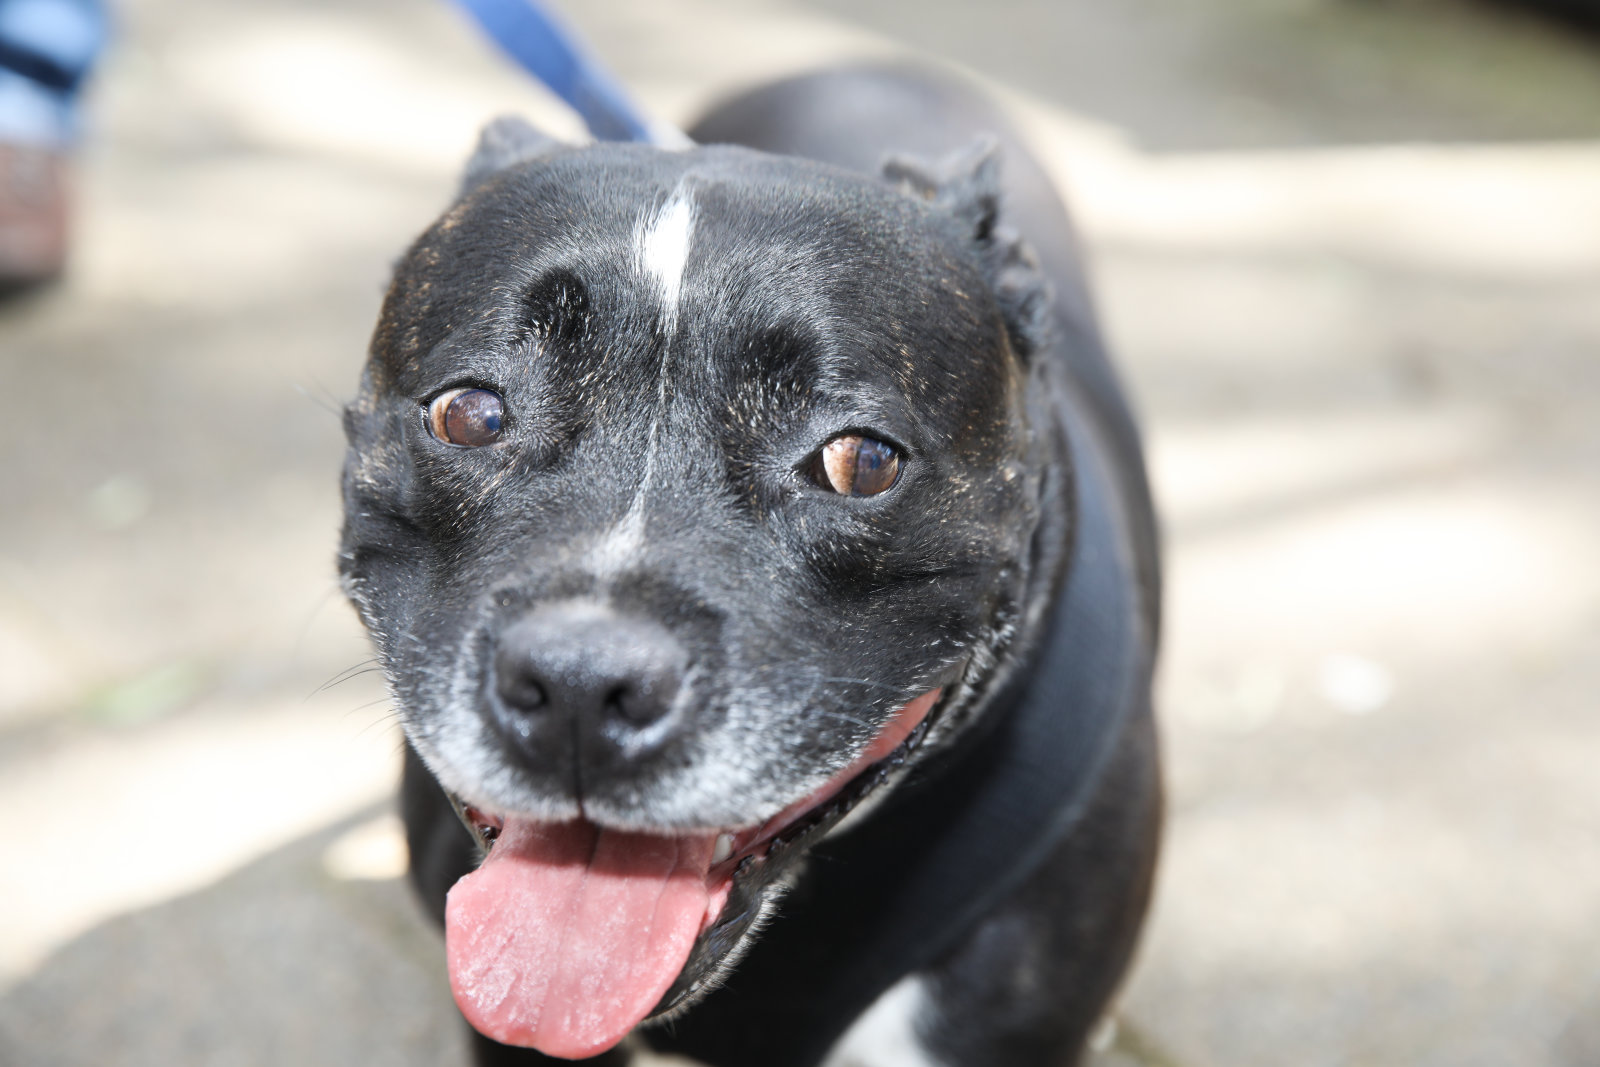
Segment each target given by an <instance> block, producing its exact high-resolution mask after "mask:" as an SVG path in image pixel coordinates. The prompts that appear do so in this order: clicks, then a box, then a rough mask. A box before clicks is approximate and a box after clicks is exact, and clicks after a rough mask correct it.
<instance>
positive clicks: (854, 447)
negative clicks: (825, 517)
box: [818, 434, 900, 496]
mask: <svg viewBox="0 0 1600 1067" xmlns="http://www.w3.org/2000/svg"><path fill="white" fill-rule="evenodd" d="M820 465H821V468H822V469H821V471H820V472H819V473H820V474H821V475H822V477H820V478H819V479H818V481H819V482H822V483H823V484H825V485H826V486H827V487H828V488H830V489H832V490H833V491H834V492H836V493H838V494H839V495H840V496H877V495H878V494H879V493H881V492H883V491H884V490H885V489H887V488H889V487H890V486H891V485H893V484H894V481H895V479H896V478H897V477H899V476H900V454H899V453H898V452H896V451H895V450H894V447H893V446H892V445H886V444H884V443H883V442H882V441H878V440H875V439H874V438H871V437H862V436H861V435H859V434H846V435H845V436H843V437H835V438H834V439H833V440H831V441H829V442H828V443H827V444H826V445H824V446H823V449H822V462H821V464H820Z"/></svg>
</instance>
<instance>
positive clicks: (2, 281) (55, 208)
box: [0, 144, 68, 296]
mask: <svg viewBox="0 0 1600 1067" xmlns="http://www.w3.org/2000/svg"><path fill="white" fill-rule="evenodd" d="M67 206H68V204H67V164H66V158H65V156H64V155H63V154H62V153H61V152H60V151H59V150H58V149H53V148H48V147H43V146H39V145H30V144H0V296H3V295H5V294H7V293H12V292H17V291H19V290H22V289H26V288H30V287H32V286H35V285H39V284H41V283H43V282H48V281H51V280H52V279H54V278H56V277H57V276H59V275H60V273H61V270H62V267H63V266H64V265H65V264H66V258H67Z"/></svg>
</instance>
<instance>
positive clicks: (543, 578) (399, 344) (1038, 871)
mask: <svg viewBox="0 0 1600 1067" xmlns="http://www.w3.org/2000/svg"><path fill="white" fill-rule="evenodd" d="M691 132H692V135H693V136H694V138H695V140H696V141H697V142H699V143H701V144H711V145H733V144H740V145H745V146H749V147H750V148H754V149H759V150H760V152H752V151H749V150H748V149H746V148H727V147H713V148H707V149H694V150H691V151H687V152H682V153H668V152H661V151H657V150H653V149H644V148H639V147H634V146H596V147H593V148H589V149H582V150H572V149H565V148H563V147H562V146H557V145H554V144H552V143H550V142H548V141H545V140H544V139H542V138H539V137H538V136H537V135H536V134H533V133H532V131H529V130H527V129H526V128H520V127H517V126H515V125H499V126H497V127H493V128H491V131H490V132H489V133H488V134H486V137H485V141H484V144H483V146H482V148H481V149H480V152H479V155H478V156H477V157H476V158H475V160H474V162H473V164H472V165H471V167H470V168H469V174H468V178H467V182H466V187H465V189H464V192H463V198H462V200H461V202H460V203H459V204H458V205H457V206H456V208H454V209H453V210H452V211H451V212H450V213H449V214H447V215H446V216H445V218H444V219H442V220H441V221H440V222H439V223H438V224H436V225H435V226H434V228H433V229H431V230H430V231H429V232H428V233H427V234H425V235H424V236H423V238H422V239H420V240H419V241H418V243H417V245H416V246H414V247H413V249H412V250H411V252H410V253H409V255H408V256H407V259H406V260H405V262H404V263H403V264H402V265H401V267H400V269H399V271H398V273H397V276H396V280H395V284H394V287H393V288H392V289H391V292H390V295H389V298H388V301H387V303H386V305H385V309H384V314H383V318H382V320H381V321H380V324H379V328H378V331H377V334H376V335H375V337H374V342H373V357H372V361H371V363H370V364H369V367H368V371H367V375H366V378H365V379H364V382H363V392H362V396H361V398H360V399H359V400H358V401H357V402H356V403H355V404H353V405H352V406H351V409H350V413H349V415H348V417H347V425H348V430H349V434H350V438H351V445H352V448H351V459H350V463H349V466H348V468H347V473H346V500H347V523H346V530H345V544H344V550H343V553H342V556H341V563H342V569H343V572H344V575H345V579H346V587H347V589H348V590H349V591H350V593H351V596H352V598H353V599H354V600H355V602H356V604H357V605H358V607H359V608H360V610H361V612H362V615H363V618H364V620H365V621H366V622H367V624H368V626H369V628H370V629H371V630H372V632H373V634H374V636H375V639H376V640H377V643H378V646H379V653H380V656H381V657H382V660H383V662H384V665H385V668H386V670H387V671H388V673H389V677H390V679H391V682H392V684H393V686H394V689H395V692H396V695H397V697H398V698H399V701H400V705H401V711H402V718H403V721H404V723H405V725H406V728H407V734H408V738H409V739H410V741H411V745H412V748H411V749H410V750H409V751H408V760H407V769H406V781H405V788H404V791H403V796H402V802H403V810H404V815H405V819H406V823H407V827H408V833H409V838H410V843H411V847H412V859H413V873H414V877H415V879H416V881H417V884H418V886H419V888H420V889H421V891H422V892H423V894H424V896H425V898H427V899H428V901H429V902H430V904H431V906H433V907H436V908H437V909H439V911H440V912H441V913H443V912H446V911H448V913H449V932H450V951H451V958H452V970H453V974H454V977H455V988H456V993H457V999H458V1001H460V1002H461V1003H462V1005H463V1008H464V1010H466V1011H467V1013H468V1016H469V1018H471V1019H472V1020H473V1022H474V1023H475V1025H478V1026H479V1027H480V1028H481V1029H486V1030H488V1031H490V1032H491V1033H494V1034H495V1035H496V1036H498V1037H502V1038H505V1039H507V1040H514V1041H516V1042H517V1043H519V1044H527V1045H533V1046H536V1047H539V1048H544V1049H545V1050H546V1051H548V1052H550V1053H552V1054H555V1055H559V1056H562V1057H568V1058H571V1057H577V1056H582V1055H590V1054H594V1055H595V1057H596V1058H595V1062H604V1063H608V1064H611V1063H618V1064H620V1063H623V1062H626V1058H627V1055H628V1053H627V1052H626V1048H627V1047H628V1042H632V1041H641V1040H642V1041H644V1042H646V1043H648V1044H650V1045H652V1046H654V1047H657V1048H660V1049H664V1050H668V1051H676V1052H682V1053H686V1054H689V1055H692V1056H694V1057H696V1058H698V1059H700V1060H702V1061H704V1062H708V1063H711V1064H713V1065H714V1067H738V1065H745V1064H751V1065H753V1064H762V1065H764V1067H787V1065H791V1064H792V1065H794V1067H809V1065H814V1064H817V1063H820V1062H822V1061H823V1060H824V1059H826V1061H827V1062H828V1063H829V1064H839V1065H844V1064H858V1065H860V1067H917V1065H923V1064H945V1065H949V1067H980V1065H983V1067H988V1065H998V1064H1004V1065H1015V1067H1030V1065H1040V1067H1043V1065H1065V1064H1070V1063H1073V1062H1075V1061H1076V1060H1077V1058H1078V1057H1079V1056H1080V1055H1081V1053H1082V1050H1083V1047H1084V1043H1085V1041H1086V1038H1087V1035H1088V1032H1089V1030H1090V1028H1091V1027H1092V1026H1093V1025H1094V1023H1095V1021H1096V1020H1097V1019H1098V1017H1099V1016H1100V1014H1101V1012H1102V1011H1103V1010H1104V1008H1105V1005H1106V1003H1107V1001H1108V999H1109V997H1110V995H1111V993H1112V992H1113V991H1114V987H1115V985H1116V983H1117V981H1118V980H1119V978H1120V976H1121V974H1122V971H1123V969H1124V967H1125V966H1126V963H1127V960H1128V957H1129V954H1130V952H1131V949H1132V945H1133V942H1134V938H1135V935H1136V933H1137V929H1138V926H1139V922H1140V920H1141V918H1142V915H1143V912H1144V907H1145V903H1146V899H1147V895H1148V890H1149V883H1150V877H1151V872H1152V870H1153V866H1154V859H1155V853H1156V842H1157V834H1158V827H1159V817H1160V788H1159V777H1158V773H1157V759H1156V747H1155V741H1154V735H1153V728H1152V724H1151V720H1150V712H1149V674H1150V669H1151V665H1152V661H1153V655H1154V648H1155V641H1156V632H1157V627H1158V620H1157V603H1158V580H1157V566H1156V553H1155V543H1156V534H1155V526H1154V520H1153V517H1152V514H1151V509H1150V503H1149V499H1148V493H1147V490H1146V487H1145V482H1144V474H1143V467H1142V461H1141V459H1140V452H1139V446H1138V439H1137V435H1136V432H1135V430H1134V425H1133V421H1132V419H1131V417H1130V416H1129V414H1128V410H1127V408H1126V406H1125V404H1124V402H1123V400H1122V397H1121V393H1120V391H1119V389H1118V386H1117V383H1116V379H1115V376H1114V374H1113V372H1112V371H1111V368H1110V366H1109V363H1108V362H1107V360H1106V357H1105V355H1104V353H1103V351H1102V348H1101V346H1100V341H1099V338H1098V334H1097V332H1096V329H1095V325H1094V322H1093V319H1092V315H1091V312H1090V309H1089V304H1088V299H1087V296H1086V291H1085V287H1084V284H1083V282H1082V278H1081V274H1080V273H1079V272H1080V267H1079V264H1078V259H1077V255H1076V251H1075V248H1074V244H1073V239H1072V235H1071V232H1070V229H1069V227H1068V224H1067V220H1066V217H1065V215H1064V213H1063V211H1062V209H1061V207H1060V204H1059V201H1058V200H1057V199H1056V197H1055V194H1054V192H1053V191H1052V190H1051V189H1050V187H1049V183H1048V181H1046V180H1045V179H1044V177H1043V175H1042V173H1041V172H1040V171H1039V170H1038V168H1037V167H1036V166H1035V165H1034V164H1033V163H1032V161H1031V160H1030V159H1029V158H1028V157H1027V155H1026V153H1025V152H1024V151H1023V149H1022V148H1021V146H1020V145H1019V144H1017V143H1016V142H1015V141H1014V140H1013V139H1011V138H1009V136H1008V135H1007V134H1006V133H1005V128H1004V124H1003V122H1002V121H1001V120H1000V119H999V118H998V117H997V116H996V115H995V114H994V113H993V112H992V111H991V110H989V109H988V107H987V106H986V105H984V104H983V103H981V102H979V101H978V100H976V99H975V98H973V97H971V96H970V95H968V94H966V93H964V92H963V91H961V90H959V89H956V88H954V87H952V86H950V85H948V84H946V83H944V82H943V81H940V80H937V79H929V78H926V77H922V76H918V75H912V74H906V73H897V72H890V71H845V72H836V73H832V74H827V75H820V76H815V77H811V78H803V79H797V80H794V81H790V82H787V83H782V84H779V85H777V86H773V87H770V88H768V89H765V90H762V91H759V92H757V93H753V94H750V95H748V96H746V97H744V98H741V99H740V100H737V101H735V102H733V103H732V104H730V105H728V106H726V107H724V108H722V109H720V110H719V111H717V112H715V113H714V114H712V115H711V116H709V117H708V118H707V119H705V120H704V121H703V122H702V123H701V124H700V125H699V126H698V127H697V128H696V129H695V130H693V131H691ZM985 133H987V134H992V135H997V136H999V137H1000V138H1001V139H1002V140H1003V141H1004V142H1005V143H1004V144H1003V155H1004V161H1005V163H1004V165H1005V173H1006V180H1005V182H1004V183H1003V184H1004V189H1003V193H1001V195H1000V203H1002V204H1003V206H1002V207H1001V208H1000V213H999V217H998V219H997V218H996V202H997V198H996V193H997V192H999V190H997V189H996V188H995V187H994V184H993V183H994V181H995V178H994V168H993V163H992V157H991V156H989V155H986V154H984V153H970V152H969V153H968V154H967V155H966V156H965V157H960V156H957V157H951V158H952V159H953V160H954V161H953V162H947V163H945V164H944V165H943V166H942V167H941V166H929V165H926V164H921V163H918V162H916V161H915V160H911V159H902V160H899V161H896V162H892V163H890V164H889V165H888V167H887V168H885V172H884V173H885V175H886V178H880V177H876V176H875V175H876V173H877V170H878V167H879V164H880V162H881V160H882V157H883V156H884V155H885V154H887V153H896V152H903V153H914V154H916V155H918V156H924V157H933V158H938V157H941V156H948V155H949V153H950V152H952V151H953V150H958V149H961V148H962V147H963V146H966V145H969V144H970V143H971V142H972V139H973V137H974V136H975V135H978V134H985ZM764 153H771V155H768V154H764ZM795 157H809V158H810V159H812V160H817V161H820V162H818V163H812V162H806V161H805V160H802V159H798V158H795ZM1012 231H1016V232H1017V233H1020V234H1021V237H1022V239H1023V240H1025V241H1026V245H1024V244H1022V243H1021V242H1020V241H1018V240H1017V239H1016V236H1015V234H1014V233H1013V232H1012ZM1029 248H1031V249H1032V252H1031V253H1030V252H1029ZM1035 256H1036V258H1035ZM1052 293H1053V299H1052V298H1051V294H1052ZM439 782H443V783H444V786H445V788H446V789H448V790H449V791H450V793H451V794H453V795H454V796H455V797H456V798H457V804H456V805H454V806H453V805H452V802H451V800H450V799H449V797H448V796H447V794H446V792H444V791H443V790H441V789H440V786H439V784H438V783H439ZM457 810H465V811H466V812H467V813H468V821H469V822H471V823H473V824H475V825H477V826H478V827H479V828H480V832H481V833H483V834H485V835H487V836H488V837H490V838H491V839H492V836H493V835H494V834H496V833H498V834H499V835H500V838H499V841H498V842H496V843H495V844H494V846H493V849H492V850H491V851H489V858H488V860H486V861H485V862H484V864H483V868H482V869H481V870H480V871H478V873H476V874H473V875H472V877H471V878H468V879H463V880H462V881H461V883H460V885H459V886H457V887H456V888H455V889H454V890H453V891H451V887H452V886H453V885H455V884H456V882H457V880H458V879H460V878H461V877H462V876H463V875H465V874H467V873H468V872H470V871H472V870H473V868H474V867H475V866H476V865H477V861H478V848H479V845H477V844H475V843H474V841H473V837H472V835H471V834H469V833H468V831H467V830H466V829H464V828H463V826H462V824H461V823H460V822H459V821H458V820H457ZM488 843H489V842H488V840H483V841H480V843H479V844H483V845H487V844H488ZM656 845H662V846H663V847H666V846H670V849H669V851H671V850H676V851H675V852H672V855H671V856H670V857H669V858H668V859H660V858H659V857H654V851H653V850H655V848H656ZM674 857H675V858H674ZM573 872H578V874H580V875H582V877H578V878H577V881H574V880H573V877H575V876H574V875H573ZM583 872H587V873H586V874H584V873H583ZM596 886H599V887H600V888H595V887H596ZM535 889H537V892H535ZM447 891H451V892H450V900H449V904H448V906H447V905H446V901H445V895H446V892H447ZM786 892H787V893H789V896H788V899H787V901H785V902H783V903H781V904H780V903H779V900H780V898H781V897H783V895H784V894H785V893H786ZM685 893H687V894H688V896H687V897H683V894H685ZM605 894H610V895H605ZM680 897H681V898H682V901H686V902H681V901H680ZM690 898H692V899H690ZM551 901H554V902H555V903H554V904H549V902H551ZM652 901H656V903H651V902H652ZM519 902H520V903H519ZM661 902H666V903H661ZM546 904H549V907H550V908H552V909H554V910H553V911H551V913H550V914H548V915H545V916H544V918H542V919H541V920H540V921H539V922H537V923H533V922H531V921H525V920H524V919H523V916H524V914H525V913H526V912H527V911H528V909H530V908H541V907H545V906H546ZM696 909H702V910H703V911H704V914H703V916H702V915H701V911H700V910H696ZM557 912H559V914H557ZM769 918H770V920H771V922H770V926H769V928H768V929H767V932H766V933H765V935H762V936H759V937H758V936H757V931H758V929H759V927H760V926H761V925H762V923H763V922H764V921H766V920H768V919H769ZM524 924H525V925H527V927H528V928H527V929H523V925H524ZM552 930H555V931H556V933H552V932H551V931H552ZM558 934H559V936H557V935H558ZM643 941H648V944H649V948H648V950H646V949H645V948H640V947H638V946H639V944H640V943H641V942H643ZM574 945H576V946H579V947H577V948H574V947H573V946H574ZM662 946H666V947H662ZM612 957H616V958H618V959H622V958H623V957H626V961H625V962H618V963H613V962H611V958H612ZM636 957H637V958H636ZM741 961H742V962H741ZM535 964H537V966H535ZM528 971H538V972H540V973H539V974H536V975H532V976H530V975H529V974H527V973H525V972H528ZM623 971H626V974H623V973H622V972H623ZM613 972H615V973H613ZM724 982H725V983H726V985H725V988H721V989H718V988H717V987H718V986H719V985H721V984H723V983H724ZM486 989H487V990H489V991H488V992H485V990H486ZM630 997H631V999H630ZM640 998H643V999H640ZM591 1009H592V1010H591ZM558 1016H559V1018H558ZM647 1017H648V1018H647ZM652 1018H653V1019H656V1020H658V1021H660V1020H662V1019H667V1018H671V1019H672V1020H674V1021H673V1023H672V1025H670V1026H665V1027H653V1026H645V1027H642V1028H641V1029H640V1031H639V1032H638V1033H637V1034H636V1035H635V1036H633V1037H631V1038H629V1039H628V1041H626V1042H624V1043H623V1044H622V1045H617V1041H618V1040H619V1039H620V1038H621V1037H622V1036H623V1035H624V1034H625V1033H626V1032H627V1031H628V1030H629V1029H631V1026H632V1023H634V1022H638V1021H646V1022H648V1020H649V1019H652ZM612 1046H615V1047H614V1048H613V1047H612ZM608 1049H609V1051H607V1050H608ZM479 1053H480V1061H481V1062H483V1063H490V1062H494V1063H498V1062H504V1063H508V1064H509V1063H529V1064H531V1063H540V1062H549V1061H548V1060H547V1058H546V1057H545V1056H544V1055H543V1054H541V1053H539V1052H534V1051H528V1050H524V1049H512V1048H509V1047H506V1046H502V1045H499V1044H497V1043H494V1042H491V1041H489V1040H487V1039H481V1040H480V1044H479Z"/></svg>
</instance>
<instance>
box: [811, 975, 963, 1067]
mask: <svg viewBox="0 0 1600 1067" xmlns="http://www.w3.org/2000/svg"><path fill="white" fill-rule="evenodd" d="M926 1004H927V995H926V994H925V993H924V991H923V988H922V979H920V978H918V977H917V976H916V975H911V976H910V977H907V978H902V979H900V981H898V982H896V983H895V984H894V985H892V986H890V987H889V989H888V990H887V991H886V992H885V993H884V994H883V996H881V997H879V998H878V999H877V1000H875V1001H873V1004H872V1007H870V1008H868V1009H867V1011H866V1014H864V1015H862V1016H861V1018H859V1019H857V1020H856V1021H855V1022H854V1023H853V1024H852V1025H851V1027H850V1029H849V1030H846V1031H845V1035H844V1036H843V1037H841V1038H840V1039H839V1043H838V1044H837V1045H835V1046H834V1047H833V1051H832V1052H830V1053H829V1054H828V1059H827V1061H826V1062H825V1063H824V1064H823V1067H939V1065H938V1062H937V1061H936V1060H934V1058H933V1057H932V1056H930V1055H929V1054H928V1053H927V1051H926V1050H925V1049H923V1047H922V1042H921V1040H920V1039H919V1038H918V1037H917V1027H916V1023H917V1018H918V1016H919V1015H920V1014H921V1013H922V1012H923V1011H924V1010H925V1008H926Z"/></svg>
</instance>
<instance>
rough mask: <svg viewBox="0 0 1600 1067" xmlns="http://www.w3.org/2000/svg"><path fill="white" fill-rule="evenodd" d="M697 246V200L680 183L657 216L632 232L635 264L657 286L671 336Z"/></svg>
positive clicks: (664, 322)
mask: <svg viewBox="0 0 1600 1067" xmlns="http://www.w3.org/2000/svg"><path fill="white" fill-rule="evenodd" d="M693 243H694V198H693V197H692V196H691V195H690V193H689V190H688V189H687V188H686V187H685V186H683V185H682V184H680V185H679V186H678V187H677V188H676V189H674V190H673V191H672V195H671V196H670V197H668V198H667V202H666V203H665V204H662V205H661V207H660V208H658V209H657V210H656V211H655V212H654V213H647V214H645V215H643V216H641V217H640V218H639V222H638V225H636V226H635V227H634V231H633V253H634V262H635V264H636V265H637V267H638V269H639V272H640V273H641V274H644V275H646V276H647V277H648V278H650V280H651V281H653V282H654V283H655V288H656V292H657V294H659V296H660V298H661V317H662V328H663V329H664V330H665V331H666V332H667V333H668V334H671V333H672V328H673V326H675V325H676V324H677V321H678V300H679V297H680V296H681V295H682V293H683V272H684V268H685V267H687V266H688V263H689V247H690V246H691V245H692V244H693Z"/></svg>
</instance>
